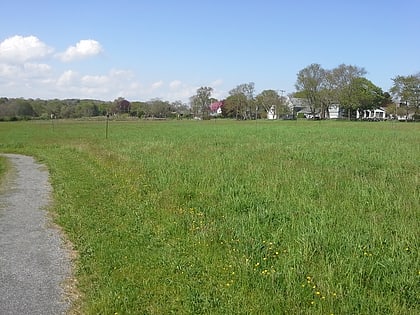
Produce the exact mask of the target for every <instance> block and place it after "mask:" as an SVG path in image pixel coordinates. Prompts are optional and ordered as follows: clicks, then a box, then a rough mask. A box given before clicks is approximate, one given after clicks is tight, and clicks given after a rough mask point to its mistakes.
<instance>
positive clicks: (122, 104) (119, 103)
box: [113, 97, 131, 114]
mask: <svg viewBox="0 0 420 315" xmlns="http://www.w3.org/2000/svg"><path fill="white" fill-rule="evenodd" d="M113 109H114V110H113V111H114V113H118V114H124V113H129V112H130V110H131V103H130V102H129V101H127V100H126V99H125V98H123V97H119V98H117V99H116V100H114V108H113Z"/></svg>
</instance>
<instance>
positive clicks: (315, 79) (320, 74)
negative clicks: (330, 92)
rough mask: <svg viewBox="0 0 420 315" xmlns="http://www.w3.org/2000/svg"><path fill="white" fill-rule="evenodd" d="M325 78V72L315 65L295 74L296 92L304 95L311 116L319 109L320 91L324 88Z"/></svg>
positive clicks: (318, 65)
mask: <svg viewBox="0 0 420 315" xmlns="http://www.w3.org/2000/svg"><path fill="white" fill-rule="evenodd" d="M325 76H326V71H325V70H324V68H322V67H321V65H320V64H317V63H313V64H311V65H309V66H307V67H306V68H304V69H302V70H300V71H299V72H298V74H297V81H296V84H295V87H296V90H297V92H299V93H301V94H302V95H304V98H305V99H306V100H307V101H308V104H309V107H310V110H311V112H312V113H313V114H314V113H315V112H316V111H317V110H318V109H320V108H321V104H322V103H321V90H322V89H323V87H324V83H325Z"/></svg>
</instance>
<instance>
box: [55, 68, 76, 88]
mask: <svg viewBox="0 0 420 315" xmlns="http://www.w3.org/2000/svg"><path fill="white" fill-rule="evenodd" d="M79 80H80V78H79V74H78V73H77V72H74V71H73V70H67V71H65V72H64V73H63V74H62V75H61V76H60V77H59V78H58V79H57V86H59V87H71V86H73V85H75V84H77V82H78V81H79Z"/></svg>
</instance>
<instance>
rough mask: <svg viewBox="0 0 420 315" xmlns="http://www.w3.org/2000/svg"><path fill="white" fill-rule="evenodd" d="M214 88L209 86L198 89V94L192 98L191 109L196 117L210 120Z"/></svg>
mask: <svg viewBox="0 0 420 315" xmlns="http://www.w3.org/2000/svg"><path fill="white" fill-rule="evenodd" d="M212 92H213V88H211V87H208V86H202V87H200V88H198V89H197V93H196V94H195V95H194V96H192V97H191V98H190V101H191V107H192V109H193V113H194V116H195V117H200V116H201V118H204V119H208V118H209V112H210V104H211V93H212Z"/></svg>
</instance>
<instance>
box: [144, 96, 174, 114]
mask: <svg viewBox="0 0 420 315" xmlns="http://www.w3.org/2000/svg"><path fill="white" fill-rule="evenodd" d="M148 105H149V116H152V117H156V118H166V117H168V116H170V115H171V105H170V104H169V102H168V101H163V100H161V99H159V98H155V99H152V100H150V101H149V102H148Z"/></svg>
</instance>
